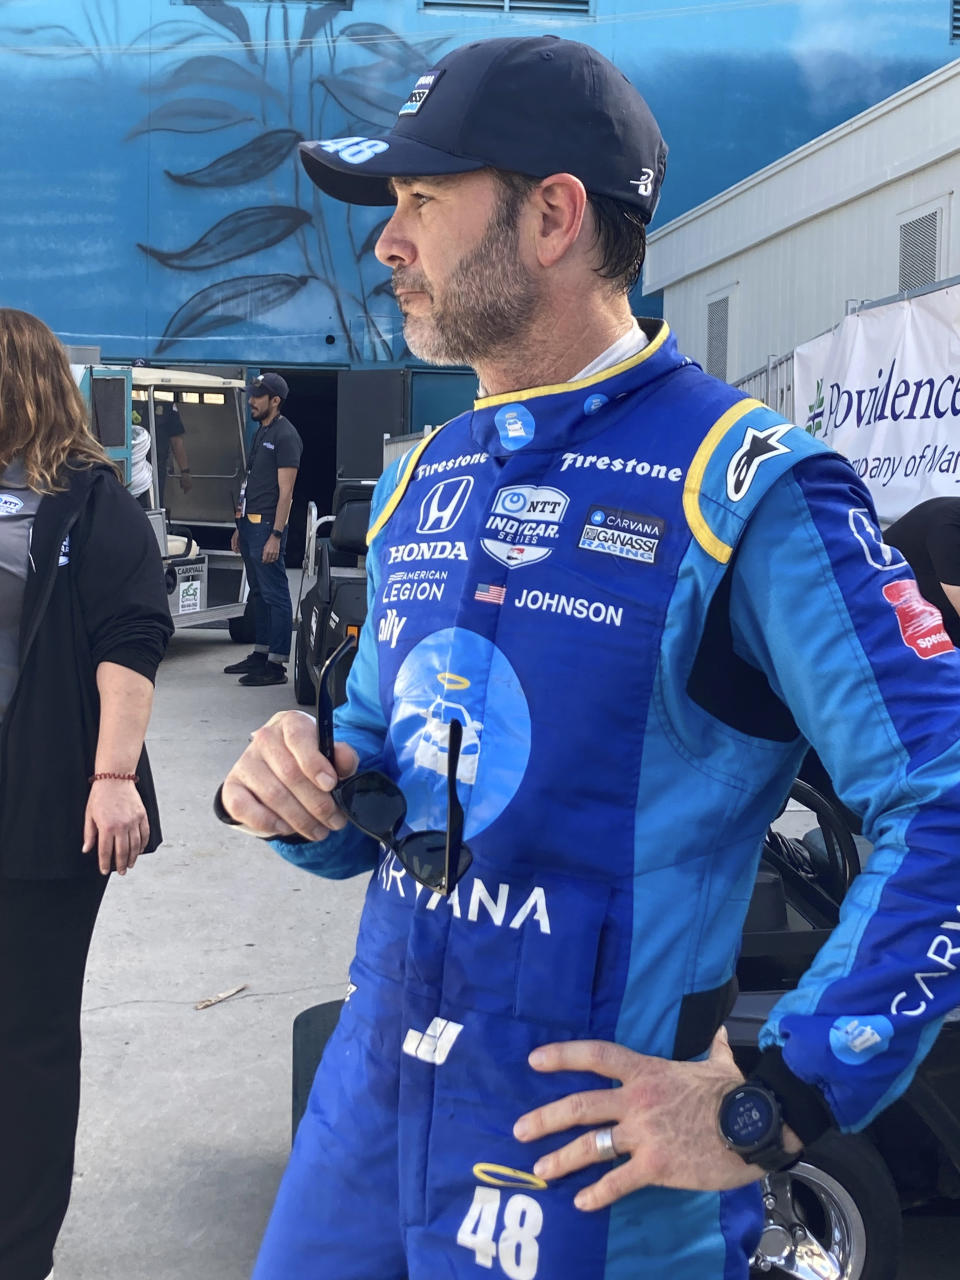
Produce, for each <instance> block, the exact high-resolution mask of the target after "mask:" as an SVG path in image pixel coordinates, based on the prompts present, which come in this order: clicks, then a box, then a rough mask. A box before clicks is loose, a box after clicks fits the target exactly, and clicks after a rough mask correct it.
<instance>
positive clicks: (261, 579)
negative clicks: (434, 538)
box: [223, 373, 303, 686]
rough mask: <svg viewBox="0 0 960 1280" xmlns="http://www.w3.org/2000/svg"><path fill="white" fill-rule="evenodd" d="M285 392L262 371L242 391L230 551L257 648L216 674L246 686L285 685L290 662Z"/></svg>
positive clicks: (290, 433)
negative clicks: (240, 462) (247, 592)
mask: <svg viewBox="0 0 960 1280" xmlns="http://www.w3.org/2000/svg"><path fill="white" fill-rule="evenodd" d="M287 392H288V388H287V384H286V382H285V381H284V379H283V378H281V377H280V375H279V373H261V374H260V375H259V376H258V377H256V378H254V379H253V381H252V382H251V383H250V384H249V385H248V386H247V397H248V399H249V402H250V416H251V418H253V420H254V422H256V423H257V431H256V435H255V436H254V437H253V441H252V443H251V445H250V452H249V454H248V456H247V474H246V477H245V479H244V482H243V485H242V486H241V489H240V499H239V501H238V503H237V511H236V518H237V527H236V530H235V531H234V534H233V537H232V538H231V540H230V547H231V550H233V551H239V552H240V554H241V555H242V556H243V563H244V566H245V568H246V570H247V582H248V584H249V586H250V588H251V590H252V589H254V588H255V589H256V593H257V594H256V612H255V631H254V635H255V639H256V643H255V644H254V646H253V651H252V652H251V653H250V654H248V655H247V657H246V658H243V659H241V661H240V662H233V663H231V664H230V666H228V667H224V669H223V670H224V672H225V673H226V674H227V675H239V676H240V684H243V685H248V686H249V685H255V686H257V685H265V684H285V683H286V679H287V673H286V668H285V667H284V663H285V662H287V661H288V660H289V658H290V634H291V632H292V630H293V604H292V602H291V600H290V584H289V582H288V581H287V569H286V564H285V561H284V552H285V551H286V548H287V525H288V522H289V520H290V506H291V503H292V502H293V486H294V484H295V483H296V479H297V469H298V468H299V466H300V455H301V453H302V452H303V441H302V440H301V439H300V436H299V434H298V433H297V430H296V428H295V427H294V426H293V424H292V423H291V422H289V421H288V420H287V419H286V418H285V417H284V416H283V414H282V413H281V412H280V406H281V405H282V404H283V402H284V400H286V398H287Z"/></svg>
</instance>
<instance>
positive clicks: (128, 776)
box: [87, 773, 140, 782]
mask: <svg viewBox="0 0 960 1280" xmlns="http://www.w3.org/2000/svg"><path fill="white" fill-rule="evenodd" d="M110 779H113V780H114V781H116V782H139V781H140V775H139V773H91V775H90V777H89V778H88V779H87V781H88V782H107V781H109V780H110Z"/></svg>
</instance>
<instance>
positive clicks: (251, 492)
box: [246, 413, 303, 516]
mask: <svg viewBox="0 0 960 1280" xmlns="http://www.w3.org/2000/svg"><path fill="white" fill-rule="evenodd" d="M301 453H303V441H302V440H301V439H300V436H299V433H298V432H297V429H296V427H295V426H294V425H293V423H292V422H290V421H289V420H288V419H287V418H285V417H284V416H283V414H282V413H278V414H277V416H276V417H275V418H274V420H273V421H272V422H271V423H270V425H269V426H268V427H264V426H260V427H258V428H257V434H256V435H255V436H254V437H253V442H252V443H251V445H250V453H249V456H248V461H247V494H246V498H247V507H246V509H247V514H248V515H249V514H251V513H252V514H260V515H264V516H272V515H273V514H274V512H275V511H276V509H277V503H278V502H279V500H280V486H279V484H278V483H277V470H278V468H280V467H294V468H298V467H299V466H300V455H301Z"/></svg>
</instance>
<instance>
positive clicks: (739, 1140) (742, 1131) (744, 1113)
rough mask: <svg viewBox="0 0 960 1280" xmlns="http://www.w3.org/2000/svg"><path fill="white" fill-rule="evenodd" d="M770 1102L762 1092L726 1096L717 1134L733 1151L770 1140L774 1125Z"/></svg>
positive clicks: (739, 1091) (743, 1091)
mask: <svg viewBox="0 0 960 1280" xmlns="http://www.w3.org/2000/svg"><path fill="white" fill-rule="evenodd" d="M776 1120H777V1117H776V1114H775V1111H774V1103H773V1099H772V1098H771V1097H770V1096H769V1095H768V1094H767V1093H766V1092H765V1091H764V1090H762V1089H757V1088H749V1087H748V1088H743V1089H737V1090H736V1091H735V1092H734V1093H731V1094H728V1095H727V1097H726V1098H724V1100H723V1107H722V1109H721V1112H720V1130H721V1132H722V1133H723V1136H724V1137H725V1138H726V1139H727V1141H728V1142H730V1143H732V1144H733V1145H734V1146H735V1147H752V1146H755V1145H756V1144H757V1143H758V1142H762V1141H763V1140H764V1139H766V1138H769V1136H770V1131H771V1130H772V1129H773V1128H774V1126H775V1124H776Z"/></svg>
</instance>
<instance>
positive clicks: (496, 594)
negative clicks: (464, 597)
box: [473, 582, 507, 604]
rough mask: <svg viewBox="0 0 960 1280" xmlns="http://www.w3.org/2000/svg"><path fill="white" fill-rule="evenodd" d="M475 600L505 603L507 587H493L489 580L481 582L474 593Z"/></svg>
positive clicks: (488, 602)
mask: <svg viewBox="0 0 960 1280" xmlns="http://www.w3.org/2000/svg"><path fill="white" fill-rule="evenodd" d="M473 598H474V600H484V601H486V603H487V604H503V602H504V600H505V599H506V598H507V588H506V587H493V586H491V585H490V584H489V583H488V582H481V583H479V584H478V585H477V589H476V591H475V592H474V593H473Z"/></svg>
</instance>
